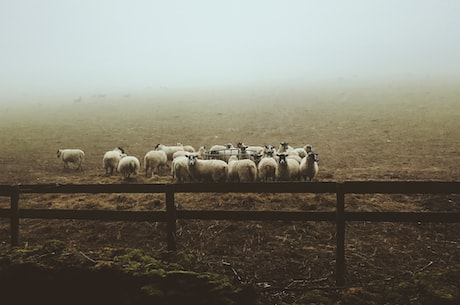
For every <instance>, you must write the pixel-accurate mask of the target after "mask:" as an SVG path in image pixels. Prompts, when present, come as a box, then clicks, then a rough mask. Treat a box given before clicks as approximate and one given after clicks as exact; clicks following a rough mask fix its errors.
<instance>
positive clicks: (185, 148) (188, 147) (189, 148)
mask: <svg viewBox="0 0 460 305" xmlns="http://www.w3.org/2000/svg"><path fill="white" fill-rule="evenodd" d="M177 146H182V147H183V148H184V151H187V152H190V153H194V152H195V148H193V146H191V145H182V143H177Z"/></svg>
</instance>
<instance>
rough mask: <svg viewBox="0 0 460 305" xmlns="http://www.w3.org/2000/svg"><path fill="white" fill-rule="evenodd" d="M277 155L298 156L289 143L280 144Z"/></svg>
mask: <svg viewBox="0 0 460 305" xmlns="http://www.w3.org/2000/svg"><path fill="white" fill-rule="evenodd" d="M277 153H287V154H288V155H298V153H297V152H296V151H295V149H294V148H293V147H292V146H290V145H289V143H286V142H281V143H280V146H279V147H278V151H277Z"/></svg>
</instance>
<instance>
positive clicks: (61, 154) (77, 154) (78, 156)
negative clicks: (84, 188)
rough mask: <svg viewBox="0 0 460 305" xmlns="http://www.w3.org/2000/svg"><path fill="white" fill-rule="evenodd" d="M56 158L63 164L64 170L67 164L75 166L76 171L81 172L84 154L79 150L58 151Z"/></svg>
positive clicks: (67, 166)
mask: <svg viewBox="0 0 460 305" xmlns="http://www.w3.org/2000/svg"><path fill="white" fill-rule="evenodd" d="M56 155H57V157H58V158H61V159H62V161H63V162H64V168H69V163H74V164H76V165H77V169H79V170H80V171H82V170H83V161H84V159H85V153H84V152H83V150H81V149H58V150H57V152H56Z"/></svg>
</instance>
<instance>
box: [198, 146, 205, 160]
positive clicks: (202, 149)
mask: <svg viewBox="0 0 460 305" xmlns="http://www.w3.org/2000/svg"><path fill="white" fill-rule="evenodd" d="M196 155H197V157H198V159H205V158H206V146H200V148H199V149H198V152H197V154H196Z"/></svg>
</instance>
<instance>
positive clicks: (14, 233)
mask: <svg viewBox="0 0 460 305" xmlns="http://www.w3.org/2000/svg"><path fill="white" fill-rule="evenodd" d="M10 209H11V214H10V232H11V233H10V234H11V246H12V247H16V246H18V245H19V189H18V188H17V187H13V188H12V189H11V195H10Z"/></svg>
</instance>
